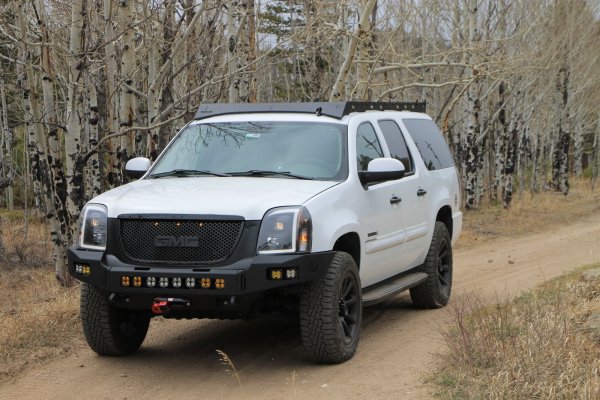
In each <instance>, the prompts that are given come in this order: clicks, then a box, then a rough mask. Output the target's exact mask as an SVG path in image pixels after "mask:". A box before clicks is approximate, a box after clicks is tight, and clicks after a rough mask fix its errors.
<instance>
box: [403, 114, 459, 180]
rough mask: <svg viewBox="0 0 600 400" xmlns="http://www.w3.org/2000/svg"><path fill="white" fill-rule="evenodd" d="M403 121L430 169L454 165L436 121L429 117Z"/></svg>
mask: <svg viewBox="0 0 600 400" xmlns="http://www.w3.org/2000/svg"><path fill="white" fill-rule="evenodd" d="M402 122H404V125H405V126H406V129H408V133H410V136H411V137H412V138H413V140H414V141H415V144H416V145H417V148H418V149H419V153H421V157H423V161H424V162H425V165H426V166H427V169H428V170H430V171H431V170H435V169H443V168H450V167H453V166H454V161H453V160H452V154H450V149H448V145H447V144H446V141H445V140H444V136H443V135H442V132H441V131H440V129H439V128H438V127H437V125H436V124H435V122H433V121H431V120H428V119H405V120H402Z"/></svg>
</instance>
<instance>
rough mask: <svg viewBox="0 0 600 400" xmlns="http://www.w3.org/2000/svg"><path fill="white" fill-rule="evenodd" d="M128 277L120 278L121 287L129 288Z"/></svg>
mask: <svg viewBox="0 0 600 400" xmlns="http://www.w3.org/2000/svg"><path fill="white" fill-rule="evenodd" d="M129 283H130V282H129V277H128V276H122V277H121V286H123V287H127V286H129Z"/></svg>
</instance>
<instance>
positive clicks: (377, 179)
mask: <svg viewBox="0 0 600 400" xmlns="http://www.w3.org/2000/svg"><path fill="white" fill-rule="evenodd" d="M405 174H406V169H405V168H404V164H402V162H401V161H399V160H396V159H395V158H376V159H374V160H371V161H370V162H369V166H368V167H367V170H366V171H359V172H358V179H359V180H360V183H362V185H363V186H365V187H366V186H367V185H368V184H370V183H381V182H387V181H395V180H396V179H402V178H403V177H404V175H405Z"/></svg>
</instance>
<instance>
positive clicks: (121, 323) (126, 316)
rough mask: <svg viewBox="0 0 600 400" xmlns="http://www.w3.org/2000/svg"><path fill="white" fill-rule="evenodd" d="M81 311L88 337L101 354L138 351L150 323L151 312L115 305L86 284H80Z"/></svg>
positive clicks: (113, 354) (123, 353)
mask: <svg viewBox="0 0 600 400" xmlns="http://www.w3.org/2000/svg"><path fill="white" fill-rule="evenodd" d="M80 312H81V325H82V326H83V333H84V335H85V339H86V340H87V342H88V344H89V345H90V347H91V348H92V350H94V351H95V352H96V353H98V354H100V355H102V356H125V355H128V354H133V353H135V352H136V351H137V350H138V349H139V348H140V346H141V345H142V342H143V341H144V338H145V337H146V333H147V332H148V325H149V324H150V314H149V312H146V311H131V310H126V309H124V308H116V307H113V306H111V305H110V303H109V302H108V298H107V297H106V295H105V294H104V293H102V292H101V291H99V290H98V289H96V288H95V287H93V286H90V285H88V284H86V283H84V284H82V285H81V303H80Z"/></svg>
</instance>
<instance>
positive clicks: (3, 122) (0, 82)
mask: <svg viewBox="0 0 600 400" xmlns="http://www.w3.org/2000/svg"><path fill="white" fill-rule="evenodd" d="M4 86H5V83H4V78H3V77H1V76H0V99H1V103H0V104H1V106H2V115H1V116H0V135H2V137H1V140H0V169H1V171H0V172H1V175H0V178H2V179H6V181H7V182H8V187H6V189H4V191H5V193H6V208H8V209H9V210H11V211H12V210H14V208H15V203H14V194H13V187H12V180H13V160H12V142H13V134H12V131H11V129H10V126H9V125H8V111H7V109H6V107H7V103H6V91H5V90H4Z"/></svg>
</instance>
